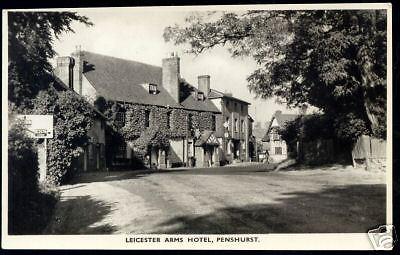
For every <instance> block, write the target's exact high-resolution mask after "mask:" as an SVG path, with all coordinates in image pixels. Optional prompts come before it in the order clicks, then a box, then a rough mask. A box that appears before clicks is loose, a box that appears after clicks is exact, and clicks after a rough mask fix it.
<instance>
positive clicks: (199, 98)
mask: <svg viewBox="0 0 400 255" xmlns="http://www.w3.org/2000/svg"><path fill="white" fill-rule="evenodd" d="M197 99H198V100H200V101H203V100H204V93H203V92H200V91H199V92H197Z"/></svg>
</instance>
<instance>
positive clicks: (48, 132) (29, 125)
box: [17, 115, 53, 182]
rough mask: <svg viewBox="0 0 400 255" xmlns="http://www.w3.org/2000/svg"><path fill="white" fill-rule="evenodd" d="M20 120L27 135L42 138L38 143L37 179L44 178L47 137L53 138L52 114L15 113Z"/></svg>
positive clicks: (41, 180)
mask: <svg viewBox="0 0 400 255" xmlns="http://www.w3.org/2000/svg"><path fill="white" fill-rule="evenodd" d="M17 119H18V120H21V121H22V123H23V125H24V127H25V129H26V131H28V132H27V133H28V136H29V137H31V138H35V139H43V142H42V143H39V144H38V161H39V181H40V182H43V181H45V180H46V174H47V139H48V138H53V115H17Z"/></svg>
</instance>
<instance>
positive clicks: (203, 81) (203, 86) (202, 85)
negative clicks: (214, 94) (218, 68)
mask: <svg viewBox="0 0 400 255" xmlns="http://www.w3.org/2000/svg"><path fill="white" fill-rule="evenodd" d="M197 79H198V85H197V87H198V89H199V90H200V91H201V92H203V94H204V97H207V96H208V94H209V93H210V75H200V76H198V77H197Z"/></svg>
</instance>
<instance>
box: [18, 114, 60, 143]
mask: <svg viewBox="0 0 400 255" xmlns="http://www.w3.org/2000/svg"><path fill="white" fill-rule="evenodd" d="M17 119H19V120H22V122H23V124H24V126H25V128H26V129H27V131H28V132H27V133H28V135H29V136H30V137H32V138H53V115H18V116H17Z"/></svg>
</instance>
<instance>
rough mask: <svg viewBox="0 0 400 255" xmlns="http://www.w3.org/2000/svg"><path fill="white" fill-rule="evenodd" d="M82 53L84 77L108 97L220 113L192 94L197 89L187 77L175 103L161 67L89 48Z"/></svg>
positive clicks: (115, 99)
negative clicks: (152, 88) (148, 87)
mask: <svg viewBox="0 0 400 255" xmlns="http://www.w3.org/2000/svg"><path fill="white" fill-rule="evenodd" d="M82 53H83V60H84V70H83V71H84V72H83V73H84V75H85V77H86V78H87V79H88V81H89V82H90V84H91V85H92V86H93V87H94V88H95V89H96V90H97V91H98V92H99V94H100V95H102V96H103V97H105V98H106V99H107V100H114V101H123V102H130V103H136V104H145V105H158V106H169V107H173V108H185V109H189V110H195V111H212V112H220V111H219V110H218V108H217V107H216V106H215V105H214V104H213V103H212V102H211V101H210V100H208V99H206V100H202V101H200V100H197V99H196V98H195V97H193V96H192V95H193V93H194V92H197V89H196V88H195V87H193V86H192V85H190V84H188V83H187V82H185V81H184V80H181V82H180V103H178V102H176V101H175V100H174V99H173V98H172V96H171V95H170V94H169V93H168V91H167V90H166V89H165V88H164V87H163V84H162V68H161V67H158V66H153V65H149V64H144V63H140V62H136V61H132V60H126V59H121V58H115V57H110V56H105V55H101V54H96V53H92V52H88V51H83V52H82ZM144 83H152V84H156V85H157V89H158V93H157V94H150V93H149V92H148V91H147V90H146V89H145V88H144V87H143V86H142V84H144ZM192 92H193V93H192Z"/></svg>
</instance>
